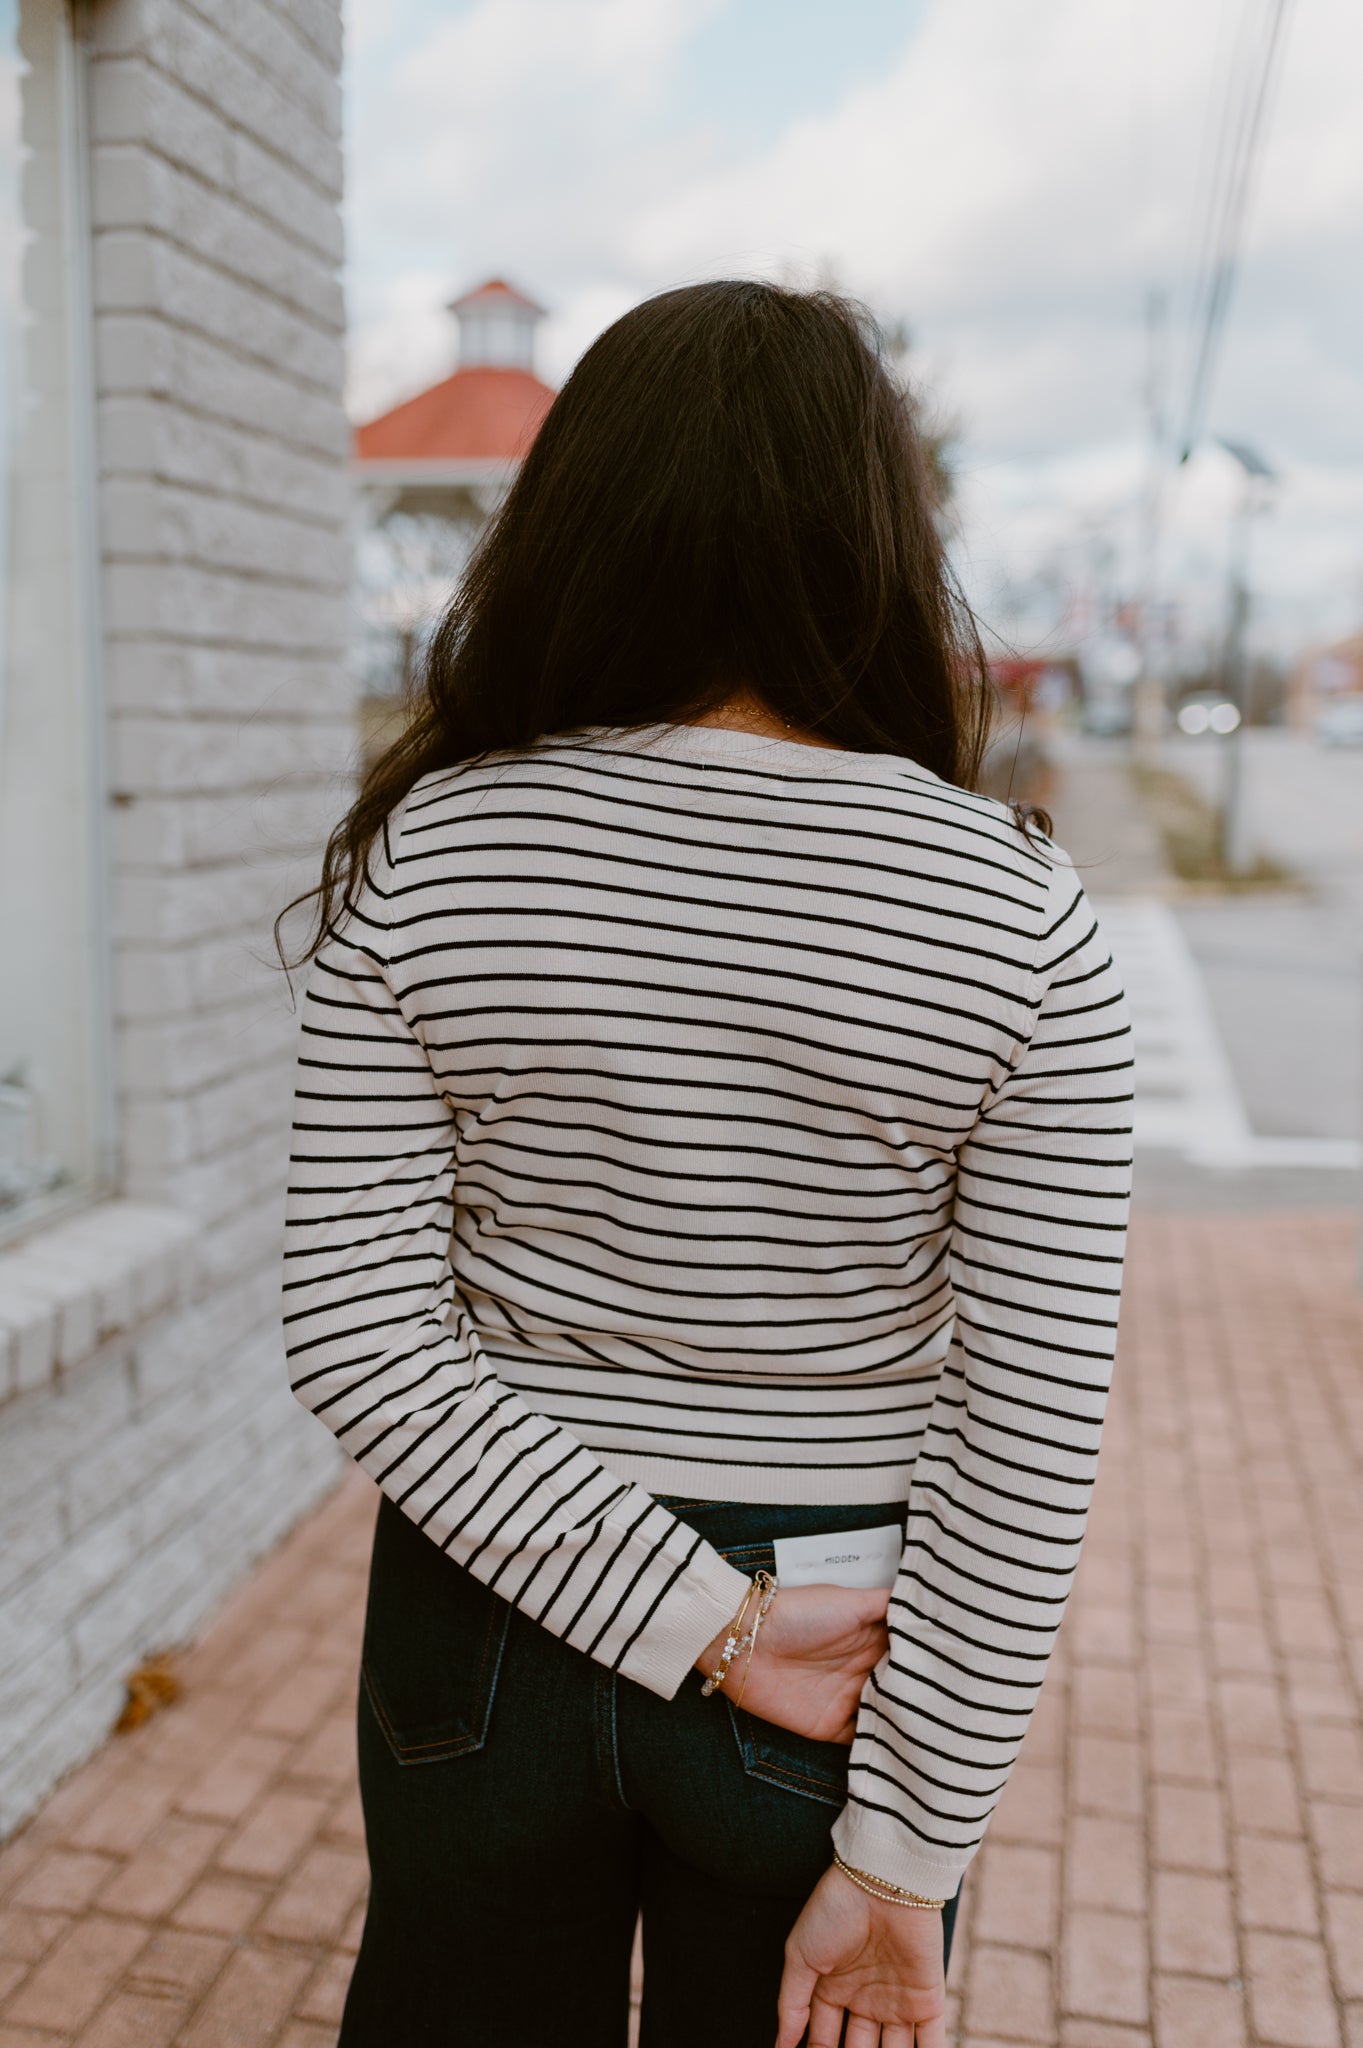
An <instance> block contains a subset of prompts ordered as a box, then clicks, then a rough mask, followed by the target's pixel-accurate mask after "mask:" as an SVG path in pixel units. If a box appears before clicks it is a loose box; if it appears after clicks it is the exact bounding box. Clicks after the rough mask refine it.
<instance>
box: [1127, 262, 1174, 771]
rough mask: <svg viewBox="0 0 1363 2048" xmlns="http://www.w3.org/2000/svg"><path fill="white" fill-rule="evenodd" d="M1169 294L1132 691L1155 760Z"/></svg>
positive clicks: (1150, 360) (1149, 305) (1155, 307)
mask: <svg viewBox="0 0 1363 2048" xmlns="http://www.w3.org/2000/svg"><path fill="white" fill-rule="evenodd" d="M1168 325H1169V295H1168V293H1167V292H1164V291H1161V290H1160V289H1159V288H1158V287H1157V286H1152V287H1151V289H1150V291H1149V292H1148V294H1147V295H1146V302H1145V338H1146V360H1145V393H1144V395H1145V416H1146V425H1147V430H1148V437H1149V438H1148V443H1147V451H1146V476H1145V489H1144V492H1143V494H1142V497H1141V522H1140V567H1139V576H1140V608H1139V633H1140V661H1141V667H1140V674H1139V675H1138V676H1137V678H1136V687H1135V689H1134V691H1133V693H1132V721H1131V727H1132V737H1133V739H1134V741H1135V747H1136V754H1137V758H1138V759H1140V760H1142V761H1151V760H1153V758H1154V756H1155V755H1156V753H1157V752H1158V751H1159V745H1160V741H1161V740H1162V739H1163V737H1164V668H1163V659H1162V649H1161V648H1160V645H1159V627H1158V603H1159V573H1160V532H1161V522H1162V519H1163V515H1164V489H1165V473H1164V472H1165V462H1164V451H1165V435H1166V422H1165V395H1166V385H1167V381H1168V351H1167V348H1166V345H1165V344H1166V338H1167V334H1168Z"/></svg>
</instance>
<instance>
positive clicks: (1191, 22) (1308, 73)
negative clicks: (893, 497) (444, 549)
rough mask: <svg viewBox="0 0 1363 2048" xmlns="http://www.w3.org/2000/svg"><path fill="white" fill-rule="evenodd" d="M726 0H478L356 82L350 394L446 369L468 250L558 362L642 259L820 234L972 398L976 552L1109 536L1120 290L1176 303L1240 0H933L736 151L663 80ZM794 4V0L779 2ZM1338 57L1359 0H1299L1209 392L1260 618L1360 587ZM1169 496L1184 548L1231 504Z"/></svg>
mask: <svg viewBox="0 0 1363 2048" xmlns="http://www.w3.org/2000/svg"><path fill="white" fill-rule="evenodd" d="M365 4H372V0H365ZM729 4H730V5H732V6H741V5H742V0H729ZM720 5H721V0H478V4H476V5H474V6H473V7H471V8H469V9H467V10H466V11H465V12H463V13H461V14H459V15H458V16H456V17H455V18H454V19H452V20H445V21H443V22H441V21H437V22H436V24H435V26H434V27H433V28H432V29H431V30H430V31H429V32H428V33H427V34H425V35H424V36H421V37H417V38H416V39H414V40H413V41H412V43H411V46H410V47H409V48H408V49H407V50H406V51H405V53H404V55H403V56H402V58H401V60H400V61H398V62H396V63H394V64H390V65H389V67H388V68H387V71H386V72H385V76H384V83H383V84H382V86H381V88H380V87H378V86H375V87H372V88H369V89H367V90H366V91H361V90H360V89H359V88H358V87H357V88H356V100H357V105H358V106H359V109H360V117H359V119H358V121H357V125H356V129H355V134H354V144H353V163H354V170H353V180H354V189H355V201H354V231H353V247H354V255H355V264H356V273H357V275H356V286H355V290H354V293H353V304H354V312H355V322H356V344H355V360H356V393H357V398H358V397H360V396H361V395H362V396H363V399H364V402H366V403H372V404H377V403H379V402H386V400H387V399H388V398H389V397H390V396H392V395H394V394H395V392H396V391H397V390H398V389H399V388H401V387H404V386H405V387H407V388H410V387H411V385H412V384H413V383H416V382H420V381H421V380H422V379H423V378H424V377H426V376H427V375H430V374H435V373H436V372H437V371H438V370H439V369H441V368H443V367H444V365H445V363H446V361H447V360H448V351H449V347H450V336H449V330H448V326H447V325H446V323H445V321H444V319H443V316H442V315H441V314H440V313H439V310H438V309H439V306H440V303H441V301H442V300H443V299H444V298H445V297H447V296H448V294H449V291H450V289H451V288H452V287H453V286H455V285H457V284H462V283H464V282H466V281H468V280H469V279H470V278H472V277H473V276H476V275H477V274H478V273H479V272H480V271H493V270H500V269H506V270H507V271H509V273H510V274H511V275H512V276H513V277H515V278H516V280H517V281H518V282H520V283H522V284H524V285H525V286H526V287H527V288H528V289H530V290H531V291H534V292H536V293H537V294H538V295H540V296H542V297H544V298H546V299H547V300H548V301H549V302H550V304H551V305H552V306H553V308H554V318H553V321H552V322H551V323H550V325H549V326H548V328H547V330H546V333H545V336H544V341H545V344H546V346H545V351H544V354H545V366H546V369H547V371H548V372H549V373H550V374H552V375H554V376H562V375H563V374H564V373H565V372H566V370H567V368H568V367H569V366H570V364H571V362H572V361H573V360H574V359H575V357H576V355H577V354H578V353H579V352H580V350H581V348H582V347H583V346H584V345H585V343H586V342H587V341H588V340H590V339H591V337H592V335H593V334H594V333H595V332H597V331H598V330H599V328H600V326H602V325H603V324H605V323H606V321H608V320H609V319H610V318H613V317H615V315H616V314H617V313H618V312H619V311H620V310H622V309H623V308H624V307H625V306H626V305H628V304H629V303H631V302H632V301H633V300H634V299H636V298H637V297H640V296H642V295H643V294H645V293H646V292H648V291H650V290H654V289H658V288H660V287H662V286H665V285H668V284H671V283H675V282H677V281H679V280H681V279H685V278H690V277H699V276H712V275H716V274H721V273H724V272H744V273H757V274H765V275H779V274H782V273H783V272H786V271H789V270H791V269H792V268H802V269H803V270H804V271H805V272H806V273H812V272H813V271H815V270H817V269H818V268H819V267H820V266H824V265H827V264H830V263H831V264H832V265H833V266H834V267H835V268H836V270H837V273H838V275H839V276H840V278H841V279H842V281H843V282H844V283H845V284H846V285H847V286H848V287H849V288H850V289H852V290H855V291H857V292H859V293H861V294H863V295H865V296H867V297H869V298H870V299H871V300H872V301H873V303H875V304H876V305H877V306H878V307H879V308H881V309H882V310H883V311H885V312H886V313H887V314H889V315H891V316H903V317H906V318H907V319H908V320H909V322H910V325H911V326H912V327H913V328H914V330H915V332H916V334H917V336H918V338H919V341H920V343H921V345H922V347H923V350H924V352H925V361H926V362H927V363H928V365H930V366H931V368H932V369H933V371H934V373H935V375H936V378H937V380H938V381H939V383H940V385H941V387H942V390H943V396H944V398H945V400H946V402H947V404H948V405H949V407H951V408H952V409H954V410H955V411H957V412H958V413H959V414H960V416H961V418H962V422H963V426H964V430H965V436H966V450H965V453H966V459H967V464H968V469H969V478H968V485H967V488H966V490H965V492H964V494H963V495H964V501H965V505H966V508H967V512H968V517H969V523H970V542H971V550H972V554H973V556H974V558H975V560H976V562H977V565H978V573H979V575H980V577H981V578H982V579H983V581H984V582H985V583H987V582H988V580H989V575H990V574H991V573H998V572H1000V571H1001V570H1002V569H1003V568H1004V567H1005V566H1008V567H1009V568H1010V569H1014V568H1015V567H1016V564H1017V563H1018V562H1019V561H1020V560H1021V559H1022V558H1023V557H1025V556H1028V555H1030V557H1031V558H1032V560H1033V561H1034V562H1035V561H1037V560H1041V559H1044V558H1045V557H1046V555H1047V553H1048V551H1049V553H1050V554H1051V555H1052V556H1053V555H1055V554H1056V552H1057V550H1058V551H1059V552H1060V553H1062V554H1063V553H1064V551H1065V549H1066V548H1069V547H1071V545H1072V543H1073V541H1074V536H1075V534H1076V532H1078V533H1079V534H1080V536H1081V538H1082V533H1083V528H1084V522H1085V521H1086V520H1088V521H1092V520H1093V519H1095V518H1103V519H1106V520H1108V521H1109V522H1110V523H1113V524H1114V530H1115V531H1116V533H1117V536H1118V539H1119V541H1121V544H1122V545H1123V546H1125V545H1127V544H1128V541H1129V536H1130V533H1131V531H1132V527H1133V515H1134V505H1135V495H1136V493H1137V492H1138V490H1139V479H1140V474H1141V461H1140V453H1139V434H1140V430H1141V429H1140V408H1139V387H1140V381H1141V376H1142V367H1143V366H1142V354H1143V344H1142V338H1141V307H1142V302H1143V298H1144V294H1145V291H1146V289H1147V287H1148V286H1149V285H1150V284H1151V283H1163V284H1168V285H1172V286H1173V287H1174V288H1175V301H1174V305H1175V313H1176V316H1177V319H1176V325H1177V326H1178V328H1179V333H1180V336H1182V335H1183V331H1184V329H1185V328H1186V312H1187V286H1188V279H1189V269H1190V264H1191V261H1192V256H1193V253H1194V252H1193V228H1194V225H1195V200H1196V197H1197V193H1198V176H1199V162H1200V159H1201V157H1202V154H1203V152H1204V151H1205V146H1206V138H1207V135H1208V132H1209V128H1210V126H1211V124H1212V121H1213V117H1214V115H1215V112H1216V110H1217V95H1218V92H1219V83H1218V79H1219V67H1222V66H1224V63H1225V61H1226V58H1227V55H1228V51H1229V46H1230V39H1231V37H1232V35H1233V33H1234V30H1235V27H1236V25H1237V23H1238V22H1239V21H1240V20H1241V19H1242V12H1243V10H1242V5H1241V0H1216V4H1212V0H1202V4H1200V5H1196V4H1194V5H1190V4H1188V0H1028V4H1027V5H1026V6H1019V5H1018V4H1017V0H927V4H926V6H925V8H924V10H923V14H922V18H921V22H920V26H919V28H918V31H917V33H916V34H914V35H913V36H912V38H911V39H910V40H909V41H908V42H907V44H906V47H905V48H904V50H903V53H902V55H901V56H900V57H899V59H898V60H897V61H896V62H894V63H893V64H891V65H890V66H888V67H887V68H885V69H884V70H883V72H882V73H881V75H879V76H878V77H874V78H870V79H867V80H866V81H865V82H863V83H862V84H860V85H858V86H857V87H856V88H855V89H854V90H853V91H851V92H849V93H847V94H845V95H844V96H843V98H842V99H841V100H840V101H839V102H838V103H837V104H836V105H834V106H833V107H832V108H830V109H829V110H827V111H826V112H823V113H819V114H814V115H809V114H804V115H801V116H800V117H799V118H793V119H792V121H791V123H790V124H789V125H788V127H787V128H786V129H785V130H784V132H782V133H781V134H779V135H778V136H777V138H776V139H775V141H773V142H771V143H770V144H769V145H767V146H764V147H762V148H760V149H758V150H755V151H749V150H748V149H747V148H746V146H745V142H744V138H743V135H742V134H741V132H738V131H730V132H728V133H727V134H723V135H717V134H716V133H715V131H714V129H713V128H712V127H710V126H705V127H702V126H700V125H697V123H696V122H694V121H690V122H688V121H683V120H679V119H678V118H677V117H676V114H675V110H674V109H672V108H671V106H670V102H669V98H668V89H669V80H670V78H671V77H672V75H673V73H674V72H675V70H676V67H677V64H678V60H679V57H680V54H681V53H682V51H683V49H684V47H685V43H686V39H687V38H688V36H690V35H691V34H692V33H694V31H695V28H696V26H697V24H698V22H699V21H700V20H701V19H702V18H703V13H704V14H707V15H714V14H715V13H716V11H717V10H718V9H719V7H720ZM702 9H703V13H702ZM814 11H815V12H816V13H817V14H818V16H819V19H820V22H821V23H823V24H824V26H825V28H826V19H827V18H826V15H825V14H824V13H823V10H814ZM809 31H810V11H809V10H806V9H803V8H801V7H799V6H798V5H794V4H792V8H791V12H790V33H792V34H801V33H808V32H809ZM1360 56H1363V9H1359V8H1358V6H1357V4H1356V0H1313V5H1311V6H1310V7H1300V8H1297V9H1296V10H1294V12H1293V17H1292V25H1291V31H1290V41H1289V44H1288V49H1287V58H1286V63H1285V66H1284V71H1283V76H1282V80H1281V89H1280V92H1279V96H1278V102H1277V105H1276V108H1275V112H1274V118H1273V126H1272V130H1271V134H1270V141H1269V147H1268V150H1267V153H1266V157H1265V161H1264V164H1263V167H1262V176H1261V180H1260V186H1259V190H1258V193H1257V197H1256V203H1255V207H1254V212H1253V216H1252V225H1251V232H1250V236H1249V241H1248V247H1247V252H1246V263H1245V267H1244V273H1243V276H1242V280H1241V284H1240V288H1239V291H1238V294H1237V298H1236V301H1235V307H1234V314H1233V319H1232V323H1231V329H1230V334H1229V337H1228V344H1227V347H1226V351H1225V356H1224V361H1223V363H1222V366H1221V371H1220V374H1219V377H1218V382H1217V386H1216V394H1215V402H1214V405H1213V408H1212V415H1211V420H1210V425H1211V427H1212V428H1213V430H1215V431H1224V432H1228V433H1232V434H1235V435H1238V436H1240V437H1242V438H1244V439H1246V440H1249V441H1252V442H1257V443H1261V444H1262V445H1263V446H1264V448H1265V451H1266V452H1267V453H1268V454H1269V455H1270V457H1271V458H1272V459H1273V460H1275V462H1276V463H1277V464H1278V466H1279V467H1280V468H1281V470H1282V472H1283V478H1284V481H1283V484H1282V487H1281V490H1280V493H1279V503H1278V508H1277V510H1276V512H1275V513H1274V515H1273V518H1272V521H1271V522H1270V524H1269V526H1267V527H1266V528H1265V544H1264V546H1263V548H1262V550H1261V557H1262V567H1261V574H1262V577H1263V579H1264V582H1265V585H1266V587H1267V588H1268V590H1269V592H1270V597H1271V600H1272V607H1275V608H1276V609H1273V610H1271V611H1270V614H1269V615H1268V616H1270V618H1271V619H1272V618H1276V620H1277V627H1276V630H1277V631H1278V632H1280V633H1287V632H1289V631H1290V632H1291V633H1293V634H1298V633H1306V634H1309V633H1310V632H1311V631H1312V630H1313V629H1314V628H1315V627H1317V626H1319V627H1320V628H1321V629H1322V630H1330V631H1333V630H1336V628H1337V627H1340V628H1342V627H1344V626H1347V625H1349V624H1350V623H1351V622H1352V617H1353V616H1354V615H1355V614H1356V613H1357V611H1358V609H1359V608H1360V605H1361V604H1363V596H1361V595H1360V590H1359V575H1358V571H1357V569H1356V568H1355V566H1354V565H1355V564H1363V345H1360V344H1363V275H1360V266H1359V263H1358V247H1357V234H1358V221H1359V218H1360V215H1363V151H1360V149H1359V147H1358V143H1357V108H1356V79H1357V76H1358V75H1359V72H1358V59H1359V57H1360ZM1186 353H1187V351H1186V342H1185V341H1184V340H1183V339H1180V344H1179V352H1178V353H1177V354H1176V365H1177V367H1178V369H1179V372H1180V374H1181V375H1182V374H1186ZM1098 477H1101V478H1104V479H1105V480H1106V481H1105V483H1104V484H1103V486H1102V488H1101V489H1100V488H1099V487H1098V485H1097V484H1096V482H1095V481H1094V479H1095V478H1098ZM1185 483H1186V479H1185ZM1104 490H1105V491H1106V493H1107V499H1106V500H1105V501H1103V502H1101V503H1100V502H1099V500H1102V498H1103V491H1104ZM1185 498H1186V500H1187V502H1186V505H1185V504H1184V499H1185ZM1179 502H1180V505H1181V506H1183V509H1182V510H1181V511H1180V514H1179V519H1178V521H1176V522H1175V526H1174V530H1173V533H1172V535H1171V553H1172V554H1173V556H1174V557H1175V558H1176V559H1178V560H1182V561H1184V562H1185V563H1186V564H1187V565H1188V567H1189V569H1190V570H1192V569H1194V568H1195V567H1196V566H1197V565H1198V564H1201V565H1202V567H1201V568H1200V569H1199V570H1198V573H1200V574H1201V573H1205V565H1206V564H1208V563H1210V562H1212V561H1214V560H1215V559H1216V550H1217V548H1218V546H1219V545H1220V536H1221V533H1222V528H1223V508H1220V507H1219V506H1214V505H1213V504H1212V503H1211V501H1210V500H1208V502H1207V503H1206V504H1205V505H1204V504H1203V502H1202V500H1201V499H1200V498H1199V497H1198V495H1197V493H1196V492H1193V493H1192V494H1191V495H1189V494H1188V493H1187V492H1186V491H1184V492H1182V495H1181V496H1180V500H1179ZM1270 534H1271V536H1272V540H1271V545H1270V544H1269V536H1270ZM1199 536H1200V538H1199ZM1180 551H1181V552H1180ZM991 560H992V561H993V564H994V569H993V571H991V570H990V569H989V567H988V564H989V563H990V561H991Z"/></svg>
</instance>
